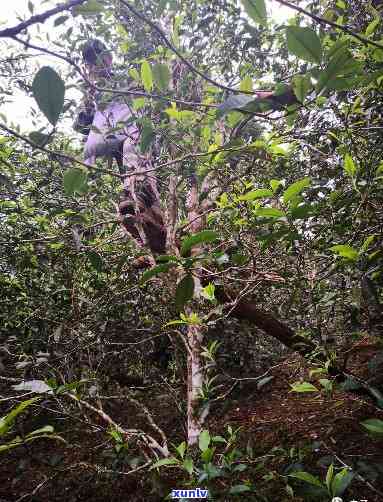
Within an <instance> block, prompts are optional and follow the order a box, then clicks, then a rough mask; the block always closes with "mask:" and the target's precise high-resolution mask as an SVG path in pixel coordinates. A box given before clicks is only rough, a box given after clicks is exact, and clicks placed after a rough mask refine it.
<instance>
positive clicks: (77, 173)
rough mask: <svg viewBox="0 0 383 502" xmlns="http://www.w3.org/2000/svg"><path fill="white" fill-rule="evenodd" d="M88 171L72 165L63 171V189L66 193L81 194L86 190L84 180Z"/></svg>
mask: <svg viewBox="0 0 383 502" xmlns="http://www.w3.org/2000/svg"><path fill="white" fill-rule="evenodd" d="M87 179H88V173H87V172H86V171H85V170H84V169H79V168H77V167H74V168H72V169H68V170H66V171H65V173H64V191H65V193H66V195H74V194H75V193H78V194H80V195H81V194H83V193H85V192H86V190H87V185H86V181H87Z"/></svg>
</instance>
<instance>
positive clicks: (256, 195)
mask: <svg viewBox="0 0 383 502" xmlns="http://www.w3.org/2000/svg"><path fill="white" fill-rule="evenodd" d="M273 195H274V193H273V192H272V190H268V189H266V188H258V189H257V190H254V191H252V192H247V193H246V194H245V195H241V196H240V197H239V200H255V199H264V198H265V197H272V196H273Z"/></svg>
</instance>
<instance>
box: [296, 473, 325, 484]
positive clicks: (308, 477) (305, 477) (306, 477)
mask: <svg viewBox="0 0 383 502" xmlns="http://www.w3.org/2000/svg"><path fill="white" fill-rule="evenodd" d="M288 476H290V477H291V478H296V479H300V480H301V481H305V482H306V483H309V484H310V485H314V486H320V487H322V486H323V485H322V483H321V481H320V479H319V478H317V477H316V476H313V475H312V474H310V473H309V472H305V471H298V472H293V473H292V474H288Z"/></svg>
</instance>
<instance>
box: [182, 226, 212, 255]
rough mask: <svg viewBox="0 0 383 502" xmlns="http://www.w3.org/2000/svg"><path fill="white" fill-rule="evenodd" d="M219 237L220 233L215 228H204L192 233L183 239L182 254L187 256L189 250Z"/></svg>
mask: <svg viewBox="0 0 383 502" xmlns="http://www.w3.org/2000/svg"><path fill="white" fill-rule="evenodd" d="M216 239H218V233H217V232H215V231H214V230H203V231H202V232H198V233H197V234H194V235H190V236H189V237H186V238H185V239H184V240H183V241H182V245H181V256H185V255H186V254H187V253H188V251H190V249H191V248H192V247H194V246H197V245H198V244H206V243H208V242H213V241H215V240H216Z"/></svg>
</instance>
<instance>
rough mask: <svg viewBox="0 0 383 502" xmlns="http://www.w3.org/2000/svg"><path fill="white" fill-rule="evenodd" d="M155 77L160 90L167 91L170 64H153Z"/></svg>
mask: <svg viewBox="0 0 383 502" xmlns="http://www.w3.org/2000/svg"><path fill="white" fill-rule="evenodd" d="M153 78H154V82H155V84H156V86H157V87H158V88H159V90H160V91H166V90H167V88H168V87H169V82H170V71H169V68H168V65H166V64H163V63H157V64H155V65H154V66H153Z"/></svg>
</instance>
